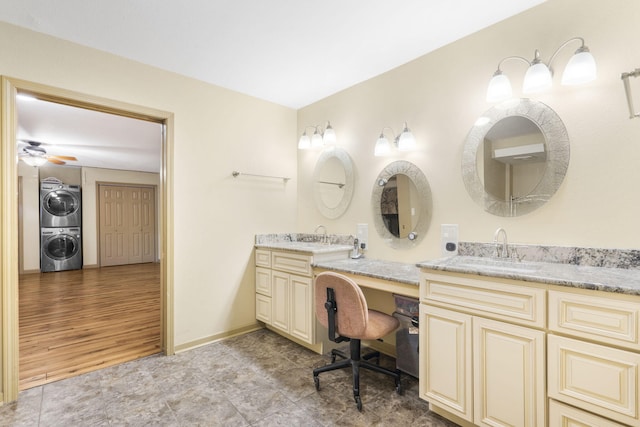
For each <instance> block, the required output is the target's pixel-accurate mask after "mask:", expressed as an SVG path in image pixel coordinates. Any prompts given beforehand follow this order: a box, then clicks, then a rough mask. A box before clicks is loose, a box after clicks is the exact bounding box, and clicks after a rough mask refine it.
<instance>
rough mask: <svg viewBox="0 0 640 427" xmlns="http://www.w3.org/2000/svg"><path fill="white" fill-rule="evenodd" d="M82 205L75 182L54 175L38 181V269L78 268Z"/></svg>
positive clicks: (80, 248) (80, 260) (79, 261)
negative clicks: (64, 181) (68, 182)
mask: <svg viewBox="0 0 640 427" xmlns="http://www.w3.org/2000/svg"><path fill="white" fill-rule="evenodd" d="M81 220H82V206H81V196H80V186H79V185H68V184H63V183H62V182H61V181H60V180H58V179H55V178H47V179H44V180H42V182H41V183H40V271H41V272H43V273H45V272H49V271H64V270H77V269H81V268H82V233H81V229H82V228H81Z"/></svg>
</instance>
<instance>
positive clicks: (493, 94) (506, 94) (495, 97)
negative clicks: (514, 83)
mask: <svg viewBox="0 0 640 427" xmlns="http://www.w3.org/2000/svg"><path fill="white" fill-rule="evenodd" d="M512 95H513V91H512V90H511V82H509V78H508V77H507V76H505V75H504V74H502V71H496V73H495V74H494V75H493V77H492V78H491V81H490V82H489V87H488V88H487V102H500V101H504V100H505V99H509V98H511V96H512Z"/></svg>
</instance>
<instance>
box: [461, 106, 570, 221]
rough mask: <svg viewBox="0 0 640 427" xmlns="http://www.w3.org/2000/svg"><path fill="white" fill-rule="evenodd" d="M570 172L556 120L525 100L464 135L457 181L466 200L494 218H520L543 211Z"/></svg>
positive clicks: (502, 108)
mask: <svg viewBox="0 0 640 427" xmlns="http://www.w3.org/2000/svg"><path fill="white" fill-rule="evenodd" d="M568 166H569V137H568V135H567V130H566V128H565V126H564V124H563V123H562V120H560V117H559V116H558V115H557V114H556V112H555V111H553V110H552V109H551V108H550V107H548V106H547V105H545V104H543V103H541V102H538V101H532V100H530V99H517V100H510V101H506V102H504V103H502V104H499V105H497V106H495V107H493V108H491V109H490V110H488V111H487V112H486V113H485V114H483V115H482V117H480V118H479V119H478V120H477V121H476V123H475V125H474V126H473V128H471V131H470V132H469V134H468V135H467V139H466V142H465V145H464V151H463V154H462V178H463V180H464V184H465V187H466V188H467V192H468V193H469V195H470V196H471V198H472V199H473V200H474V201H475V202H476V203H478V204H479V205H480V206H482V207H483V208H484V210H485V211H487V212H489V213H491V214H494V215H498V216H519V215H524V214H526V213H529V212H531V211H533V210H535V209H537V208H539V207H540V206H542V205H544V204H545V203H546V202H547V200H549V199H550V198H551V196H553V194H554V193H555V192H556V191H557V190H558V188H559V187H560V184H561V183H562V181H563V179H564V176H565V175H566V172H567V168H568Z"/></svg>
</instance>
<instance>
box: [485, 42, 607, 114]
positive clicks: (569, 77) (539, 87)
mask: <svg viewBox="0 0 640 427" xmlns="http://www.w3.org/2000/svg"><path fill="white" fill-rule="evenodd" d="M572 41H579V42H580V43H581V45H580V47H579V48H578V50H576V51H575V53H574V54H573V56H572V57H571V59H570V60H569V63H568V64H567V66H566V67H565V69H564V72H563V74H562V80H561V83H562V84H563V85H569V86H571V85H579V84H583V83H588V82H590V81H593V80H595V78H596V75H597V71H596V61H595V60H594V59H593V55H591V52H589V48H588V47H587V46H585V45H584V39H583V38H582V37H574V38H572V39H569V40H567V41H566V42H564V43H562V44H561V45H560V47H559V48H558V49H556V51H555V52H554V53H553V55H551V59H550V60H549V62H548V64H545V63H544V62H542V60H541V59H540V52H539V51H538V49H536V50H535V52H534V57H533V60H532V61H531V62H529V61H528V60H527V59H525V58H523V57H521V56H508V57H506V58H504V59H502V60H501V61H500V62H499V63H498V69H497V70H496V72H495V73H494V74H493V77H492V78H491V81H490V82H489V87H488V88H487V102H499V101H504V100H505V99H509V98H511V96H512V90H511V83H510V82H509V78H508V77H507V76H506V75H504V74H503V72H502V70H501V69H500V67H501V66H502V63H503V62H505V61H507V60H511V59H515V60H518V61H524V62H525V63H527V64H528V65H529V68H528V69H527V72H526V74H525V76H524V82H523V84H522V92H523V93H524V94H530V93H535V92H541V91H543V90H547V89H549V88H550V87H551V78H552V75H553V69H552V68H551V64H552V63H553V60H554V59H555V57H556V55H557V54H558V52H560V50H561V49H562V48H564V47H565V46H567V45H568V44H569V43H570V42H572Z"/></svg>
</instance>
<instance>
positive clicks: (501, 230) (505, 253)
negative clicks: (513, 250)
mask: <svg viewBox="0 0 640 427" xmlns="http://www.w3.org/2000/svg"><path fill="white" fill-rule="evenodd" d="M500 235H502V236H504V239H503V241H502V251H499V250H498V238H499V237H500ZM493 244H494V245H495V247H496V255H497V256H498V257H499V258H509V244H508V243H507V232H506V231H505V229H504V228H502V227H499V228H498V229H497V230H496V232H495V233H494V234H493Z"/></svg>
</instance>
